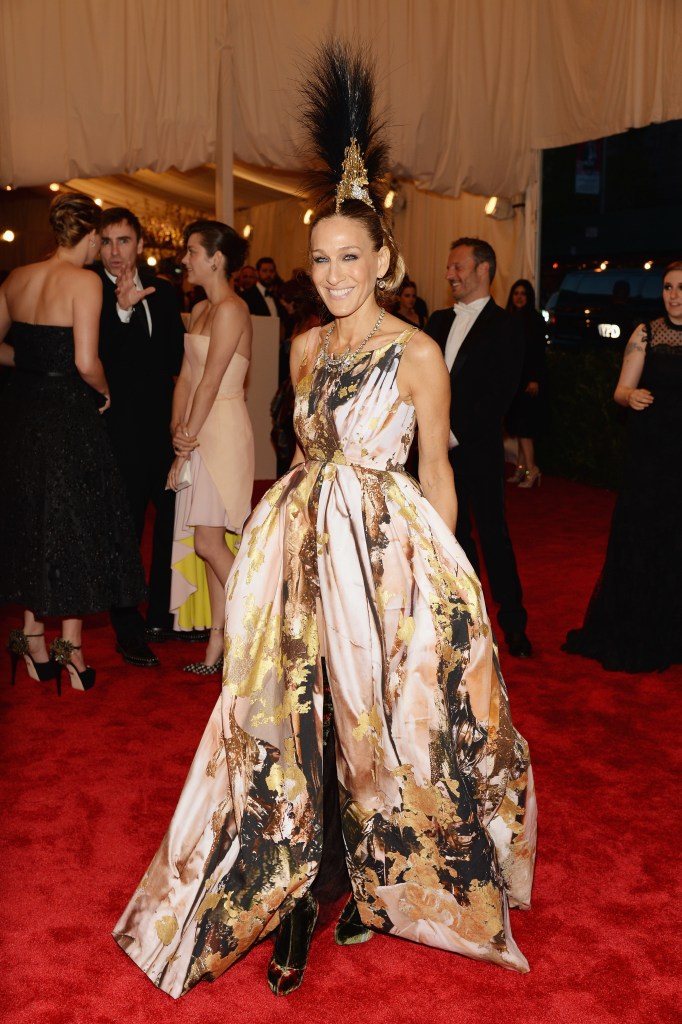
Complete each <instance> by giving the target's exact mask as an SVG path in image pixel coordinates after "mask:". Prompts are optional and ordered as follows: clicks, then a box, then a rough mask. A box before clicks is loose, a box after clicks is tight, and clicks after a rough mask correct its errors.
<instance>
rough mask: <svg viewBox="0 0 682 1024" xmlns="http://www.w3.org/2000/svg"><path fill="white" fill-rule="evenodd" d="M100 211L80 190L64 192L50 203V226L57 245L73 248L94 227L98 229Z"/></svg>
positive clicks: (100, 218) (100, 216)
mask: <svg viewBox="0 0 682 1024" xmlns="http://www.w3.org/2000/svg"><path fill="white" fill-rule="evenodd" d="M101 222H102V211H101V210H100V208H99V206H98V205H97V203H95V201H94V200H93V199H91V198H90V196H86V195H83V193H82V192H64V193H63V194H61V195H58V196H56V197H55V198H54V199H53V200H52V203H51V204H50V227H51V228H52V231H53V232H54V237H55V241H56V243H57V245H59V246H62V247H63V248H65V249H73V248H74V247H75V246H77V245H78V243H79V242H80V240H81V239H82V238H85V236H86V235H89V234H90V232H91V231H92V230H93V229H94V230H95V231H99V230H100V224H101Z"/></svg>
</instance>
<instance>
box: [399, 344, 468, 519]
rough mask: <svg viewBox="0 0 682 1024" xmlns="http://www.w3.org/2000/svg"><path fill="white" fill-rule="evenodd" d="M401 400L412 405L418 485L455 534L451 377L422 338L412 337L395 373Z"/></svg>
mask: <svg viewBox="0 0 682 1024" xmlns="http://www.w3.org/2000/svg"><path fill="white" fill-rule="evenodd" d="M398 378H399V380H398V386H399V389H400V394H401V397H402V398H403V399H404V400H405V401H410V402H411V403H412V404H413V405H414V409H415V412H416V414H417V425H418V427H419V482H420V484H421V485H422V489H423V491H424V495H425V496H426V498H427V500H428V501H429V502H430V503H431V504H432V505H433V507H434V508H435V510H436V512H438V514H439V515H440V516H441V518H442V519H443V521H444V522H445V523H447V525H448V527H449V528H450V529H451V530H452V532H453V533H454V531H455V525H456V523H457V495H456V493H455V484H454V480H453V477H452V468H451V466H450V462H449V459H448V439H449V436H450V377H449V374H448V370H447V367H446V365H445V361H444V359H443V353H442V352H441V350H440V349H439V347H438V345H437V344H436V343H435V341H432V340H431V339H430V338H429V337H427V335H425V334H421V333H420V334H415V336H414V337H413V338H412V340H411V341H410V343H409V345H408V346H407V348H406V349H405V353H404V355H403V358H402V360H401V364H400V370H399V371H398Z"/></svg>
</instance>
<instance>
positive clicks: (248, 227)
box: [242, 224, 253, 238]
mask: <svg viewBox="0 0 682 1024" xmlns="http://www.w3.org/2000/svg"><path fill="white" fill-rule="evenodd" d="M252 234H253V224H245V225H244V227H243V229H242V235H243V237H244V238H251V235H252Z"/></svg>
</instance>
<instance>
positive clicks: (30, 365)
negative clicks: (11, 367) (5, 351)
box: [7, 322, 78, 376]
mask: <svg viewBox="0 0 682 1024" xmlns="http://www.w3.org/2000/svg"><path fill="white" fill-rule="evenodd" d="M7 342H8V344H10V345H12V346H13V347H14V363H15V368H16V369H18V370H24V371H29V372H31V373H43V374H46V375H52V374H54V375H60V376H77V374H78V371H77V370H76V365H75V362H74V349H73V327H54V326H51V325H49V324H27V323H21V322H17V323H14V324H13V325H12V330H11V332H10V334H9V336H8V338H7Z"/></svg>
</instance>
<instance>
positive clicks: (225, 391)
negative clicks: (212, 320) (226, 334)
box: [185, 334, 249, 402]
mask: <svg viewBox="0 0 682 1024" xmlns="http://www.w3.org/2000/svg"><path fill="white" fill-rule="evenodd" d="M210 341H211V339H210V338H209V337H208V336H207V335H205V334H186V335H185V354H186V355H187V361H188V362H189V365H190V369H191V371H192V387H191V392H190V402H191V400H192V398H193V397H194V392H195V391H196V389H197V387H198V385H199V381H200V380H201V378H202V376H203V373H204V367H205V366H206V356H207V355H208V346H209V344H210ZM248 369H249V360H248V359H247V358H246V356H243V355H242V354H241V352H235V353H234V355H233V356H232V358H231V359H230V362H229V364H228V366H227V369H226V370H225V373H224V374H223V379H222V380H221V382H220V387H219V389H218V394H217V395H216V402H219V401H221V400H223V399H226V398H243V397H244V381H245V379H246V374H247V372H248Z"/></svg>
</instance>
